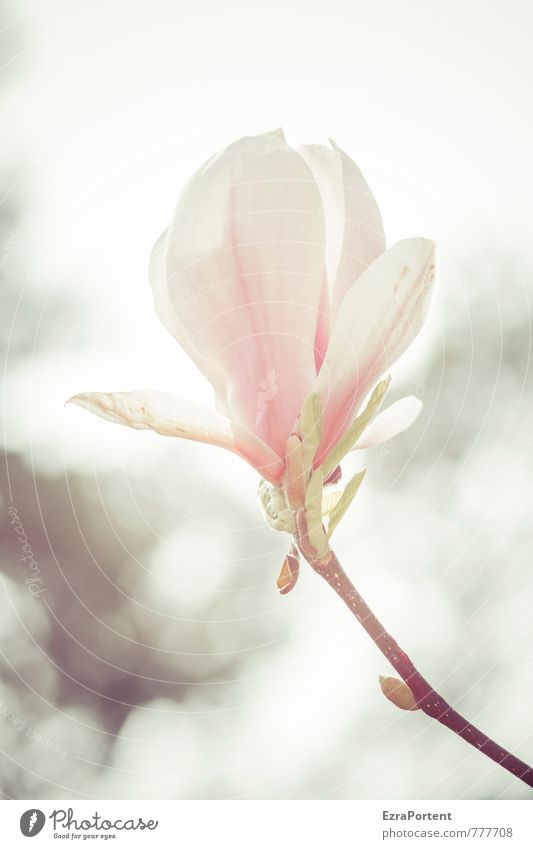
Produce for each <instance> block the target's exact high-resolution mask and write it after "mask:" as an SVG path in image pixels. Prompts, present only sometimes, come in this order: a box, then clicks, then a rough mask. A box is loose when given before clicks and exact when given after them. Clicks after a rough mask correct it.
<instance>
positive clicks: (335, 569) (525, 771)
mask: <svg viewBox="0 0 533 849" xmlns="http://www.w3.org/2000/svg"><path fill="white" fill-rule="evenodd" d="M304 548H305V546H304V547H302V553H303V554H304V557H306V559H307V561H308V562H309V564H310V565H311V566H312V567H313V569H314V570H315V572H317V573H318V574H319V575H320V576H321V577H322V578H324V580H326V581H327V582H328V584H330V586H331V587H333V589H334V590H335V592H336V593H337V594H338V595H339V596H340V597H341V598H342V600H343V601H344V603H345V604H346V605H347V606H348V607H349V608H350V610H351V612H352V613H353V614H354V616H355V617H356V619H357V620H358V621H359V622H360V623H361V625H362V626H363V628H364V629H365V631H366V632H367V634H368V635H369V636H370V637H371V639H372V640H373V641H374V643H375V644H376V646H377V647H378V648H379V650H380V651H381V652H383V654H384V655H385V657H386V658H387V660H388V661H389V663H390V664H391V665H392V666H393V667H394V669H395V670H396V672H397V673H398V674H399V675H400V676H401V678H402V679H403V680H404V681H405V683H406V684H407V685H408V686H409V687H410V689H411V692H412V693H413V696H414V698H415V700H416V703H417V706H418V707H419V708H420V709H421V710H423V711H424V713H426V714H427V715H428V716H430V717H432V719H436V720H437V721H438V722H440V723H441V724H442V725H446V727H447V728H449V729H450V730H451V731H453V732H454V733H455V734H458V735H459V737H462V738H463V740H466V742H467V743H470V745H471V746H474V748H475V749H478V750H479V751H480V752H482V753H483V754H484V755H486V756H487V757H489V758H491V759H492V760H493V761H496V763H497V764H499V765H500V766H502V767H504V769H506V770H508V771H509V772H510V773H512V775H514V776H515V777H516V778H519V779H520V780H521V781H523V782H524V783H525V784H527V785H529V787H533V769H532V768H531V767H530V766H528V765H527V764H526V763H524V761H521V760H520V759H519V758H517V757H515V756H514V755H512V754H511V753H510V752H508V751H507V749H504V748H503V747H502V746H499V745H498V744H497V743H495V742H494V740H491V739H490V737H487V735H486V734H484V733H483V732H482V731H480V730H479V728H476V727H475V726H474V725H471V724H470V722H467V720H466V719H465V718H464V717H462V716H461V714H459V713H457V711H456V710H454V709H453V708H452V707H451V705H449V704H448V702H447V701H446V700H445V699H443V698H442V696H441V695H439V693H437V691H436V690H434V689H433V687H432V686H431V685H430V684H428V682H427V681H426V679H425V678H424V677H423V676H422V675H421V674H420V672H419V671H418V670H417V668H416V667H415V666H414V664H413V662H412V660H411V659H410V657H409V656H408V655H407V654H406V653H405V652H404V651H403V650H402V649H401V648H400V646H399V645H398V643H397V642H396V640H395V639H393V637H391V635H390V634H389V633H388V632H387V631H386V630H385V628H384V627H383V625H382V624H381V622H380V621H379V620H378V619H377V618H376V617H375V616H374V614H373V613H372V611H371V610H370V608H369V607H368V605H367V604H366V602H365V601H364V599H363V598H362V597H361V596H360V595H359V593H358V592H357V590H356V589H355V587H354V585H353V584H352V582H351V581H350V579H349V578H348V576H347V574H346V572H345V571H344V569H343V568H342V566H341V564H340V563H339V561H338V560H337V557H336V556H335V554H334V553H333V552H331V553H330V555H329V557H328V559H327V560H324V561H320V560H315V559H314V558H313V557H312V556H309V551H304Z"/></svg>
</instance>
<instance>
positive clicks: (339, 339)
mask: <svg viewBox="0 0 533 849" xmlns="http://www.w3.org/2000/svg"><path fill="white" fill-rule="evenodd" d="M433 276H434V245H433V243H432V242H431V241H428V240H426V239H422V238H415V239H405V240H403V241H400V242H398V243H397V244H395V245H393V246H392V247H391V248H389V249H388V250H386V248H385V236H384V232H383V225H382V221H381V215H380V212H379V209H378V206H377V204H376V201H375V200H374V197H373V195H372V193H371V192H370V189H369V187H368V185H367V183H366V181H365V179H364V177H363V176H362V174H361V172H360V171H359V169H358V168H357V166H356V165H355V163H354V162H352V160H351V159H350V158H349V157H348V156H347V155H346V154H345V153H343V152H342V151H341V150H340V149H339V148H338V147H337V146H336V145H335V144H334V143H333V142H331V147H324V146H321V145H308V146H304V147H301V148H299V149H298V150H295V149H293V148H291V147H290V146H289V145H287V144H286V142H285V140H284V137H283V133H282V132H281V130H277V131H275V132H272V133H265V134H263V135H259V136H253V137H249V138H243V139H240V140H239V141H237V142H235V143H233V144H231V145H230V146H229V147H227V148H226V149H225V150H223V151H222V152H220V153H217V154H216V155H215V156H213V157H212V158H211V159H210V160H208V161H207V162H206V163H205V165H203V166H202V167H201V168H200V169H199V171H198V172H197V173H196V174H195V175H194V176H193V177H192V179H191V180H190V182H189V183H188V185H187V186H186V188H185V189H184V191H183V193H182V196H181V198H180V200H179V202H178V205H177V207H176V210H175V212H174V216H173V218H172V221H171V224H170V226H169V228H168V229H167V230H165V232H164V233H163V234H162V236H161V237H160V238H159V240H158V241H157V243H156V245H155V247H154V249H153V253H152V257H151V261H150V277H151V285H152V289H153V294H154V301H155V309H156V311H157V314H158V316H159V318H160V319H161V321H162V322H163V324H164V325H165V326H166V327H167V329H168V330H169V331H170V332H171V333H172V335H173V336H174V337H175V338H176V340H177V341H178V342H179V344H180V345H181V346H182V348H184V349H185V351H186V352H187V353H188V354H189V356H190V357H191V358H192V359H193V360H194V362H195V363H196V365H197V366H198V368H199V369H200V371H201V372H202V373H203V374H204V375H205V377H206V378H207V379H208V380H209V381H210V383H211V385H212V387H213V390H214V394H215V400H216V410H217V411H216V412H215V411H213V410H209V409H207V408H204V407H201V406H198V405H196V404H193V403H192V402H190V401H188V400H186V399H184V398H181V397H178V396H174V395H171V394H168V393H165V392H159V391H156V390H150V389H140V390H136V391H133V392H113V393H98V392H96V393H94V392H92V393H82V394H80V395H76V396H74V397H73V398H71V399H70V400H71V401H72V402H73V403H75V404H78V405H80V406H82V407H86V408H87V409H88V410H90V411H91V412H93V413H96V414H98V415H100V416H102V417H104V418H107V419H110V420H111V421H114V422H119V423H120V424H124V425H128V426H129V427H133V428H139V429H142V428H151V429H152V430H155V431H157V432H158V433H161V434H165V435H168V436H179V437H182V438H184V439H193V440H196V441H198V442H209V443H212V444H213V445H218V446H220V447H222V448H226V449H228V450H230V451H233V452H234V453H235V454H238V455H239V456H240V457H242V458H243V459H244V460H246V461H247V462H248V463H250V464H251V465H252V466H253V467H254V468H255V469H257V471H258V472H259V474H260V475H261V477H262V482H261V484H260V487H259V494H260V500H261V503H262V506H263V508H264V511H265V515H266V517H267V520H268V521H269V523H270V524H271V526H272V527H274V528H276V529H279V530H284V531H287V532H289V533H291V534H292V535H293V536H294V537H295V540H296V542H297V544H298V546H299V547H300V548H301V547H302V545H304V546H307V550H308V551H311V552H313V554H314V556H315V557H317V558H319V559H320V558H323V557H325V556H326V555H327V553H328V551H329V537H330V536H331V533H332V531H333V529H334V528H335V527H336V525H337V524H338V522H339V520H340V518H341V517H342V515H343V513H344V512H345V510H346V508H347V507H348V505H349V504H350V502H351V500H352V499H353V497H354V495H355V493H356V491H357V489H358V487H359V485H360V483H361V480H362V477H363V474H364V472H358V473H357V475H355V477H354V478H352V480H351V481H350V482H349V483H348V484H347V485H346V487H345V488H344V489H343V488H341V487H339V486H338V485H337V484H338V480H339V478H340V462H341V461H342V459H343V457H344V456H345V455H346V454H347V452H348V451H350V450H352V449H353V448H356V449H360V448H368V447H370V446H372V445H377V444H379V443H381V442H384V441H388V440H389V439H391V438H392V437H393V436H395V435H396V434H398V433H400V432H401V431H403V430H404V429H405V428H406V427H408V426H409V425H410V424H411V423H412V422H413V421H414V419H415V418H416V416H417V415H418V413H419V410H420V407H421V404H420V402H419V401H418V400H417V399H416V398H414V397H406V398H403V399H401V400H400V401H397V402H396V403H395V404H392V406H390V407H389V408H388V409H386V410H385V411H384V412H382V413H380V414H378V415H376V413H377V411H378V408H379V406H380V403H381V401H382V399H383V396H384V394H385V392H386V390H387V388H388V385H389V382H390V378H387V379H385V380H381V382H379V383H377V385H376V382H377V381H378V380H379V379H380V378H381V377H382V375H383V374H384V373H386V372H387V370H388V369H389V368H390V366H392V365H393V363H394V362H395V361H396V360H397V359H398V357H399V356H400V355H401V354H402V353H403V352H404V351H405V349H406V348H407V347H408V346H409V345H410V343H411V342H412V341H413V339H414V338H415V336H416V335H417V333H418V331H419V329H420V327H421V325H422V323H423V321H424V318H425V315H426V311H427V307H428V302H429V296H430V291H431V288H432V282H433ZM369 393H370V397H369V400H368V401H367V403H366V404H365V403H364V402H365V399H366V398H367V397H368V396H369ZM326 521H327V528H326V527H325V523H326ZM290 558H292V562H291V560H290ZM296 560H297V550H296V549H293V551H292V553H291V555H289V559H288V560H287V561H286V562H285V564H284V573H283V574H284V576H285V577H284V579H283V580H282V584H283V587H286V586H289V585H290V584H291V583H292V582H293V580H294V575H295V573H296ZM280 579H281V576H280Z"/></svg>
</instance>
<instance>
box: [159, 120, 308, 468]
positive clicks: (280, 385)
mask: <svg viewBox="0 0 533 849" xmlns="http://www.w3.org/2000/svg"><path fill="white" fill-rule="evenodd" d="M155 254H156V255H155V257H154V259H153V261H152V270H153V276H152V284H153V288H154V297H155V303H156V309H157V312H158V314H159V316H160V317H161V319H162V320H163V322H164V324H165V325H166V326H167V327H168V328H169V329H170V330H171V332H172V333H173V335H174V336H175V337H176V339H177V340H178V341H179V342H180V344H181V345H182V346H183V348H185V350H186V351H187V352H188V353H189V355H190V356H191V357H192V359H193V360H194V361H195V362H196V364H197V365H198V366H199V367H200V369H201V370H202V371H203V373H204V374H205V375H206V377H207V378H208V379H209V380H210V381H211V383H212V385H213V387H214V389H215V393H216V397H217V407H218V409H220V410H222V411H224V412H225V413H227V414H228V416H229V417H230V418H231V419H232V420H233V421H238V422H240V423H241V424H243V425H244V426H246V427H247V428H248V429H250V430H253V431H254V432H255V433H257V434H258V435H259V436H260V438H261V439H262V440H263V441H264V442H265V443H266V444H267V445H269V446H270V447H271V448H273V449H274V451H276V452H277V453H278V454H280V455H282V454H283V453H284V449H285V443H286V440H287V437H288V436H289V434H290V432H291V429H292V426H293V424H294V421H295V420H296V418H297V416H298V414H299V412H300V408H301V404H302V401H303V399H304V397H305V396H306V395H307V394H308V391H309V388H310V386H311V385H312V383H313V380H314V378H315V375H316V369H315V336H316V331H317V315H318V311H319V305H320V298H321V289H322V277H323V267H324V218H323V211H322V205H321V202H320V196H319V193H318V190H317V187H316V183H315V180H314V178H313V176H312V174H311V172H310V170H309V168H308V167H307V165H306V164H305V162H304V161H303V160H302V158H301V156H300V155H299V154H298V153H297V152H296V151H294V150H292V149H291V148H290V147H288V146H287V145H286V144H285V142H284V140H283V138H282V136H280V135H279V134H272V133H271V134H264V135H262V136H256V137H254V138H246V139H241V140H240V141H238V142H235V144H233V145H231V146H230V147H228V148H227V149H226V150H225V151H223V152H222V153H220V154H217V155H216V156H215V157H213V158H212V159H210V160H209V161H208V162H207V163H206V164H205V165H204V166H203V167H202V168H201V169H200V170H199V171H198V172H197V174H196V175H195V176H194V177H193V178H192V180H191V181H190V183H189V184H188V186H187V187H186V189H185V191H184V193H183V195H182V197H181V200H180V202H179V204H178V207H177V209H176V212H175V215H174V218H173V221H172V224H171V226H170V228H169V231H168V235H167V236H166V238H165V237H163V241H162V242H160V243H159V244H158V246H156V249H155ZM163 263H166V274H165V271H164V269H163V272H162V265H163Z"/></svg>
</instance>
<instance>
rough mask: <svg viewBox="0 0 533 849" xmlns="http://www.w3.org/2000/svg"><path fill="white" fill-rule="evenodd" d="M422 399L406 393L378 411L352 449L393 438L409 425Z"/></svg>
mask: <svg viewBox="0 0 533 849" xmlns="http://www.w3.org/2000/svg"><path fill="white" fill-rule="evenodd" d="M422 406H423V405H422V401H420V400H419V399H418V398H415V396H414V395H406V397H405V398H400V399H399V400H398V401H395V402H394V404H391V405H390V407H387V408H386V409H385V410H383V411H382V412H381V413H378V414H377V416H376V418H375V419H374V421H373V422H371V423H370V424H369V425H368V427H367V429H366V430H365V431H364V433H363V435H362V436H361V437H360V439H359V440H358V441H357V442H356V443H355V445H354V447H353V449H352V450H353V451H355V450H356V449H358V448H372V447H373V446H374V445H381V444H382V443H383V442H388V441H389V440H390V439H394V437H395V436H398V434H400V433H403V432H404V430H407V428H409V427H411V425H412V424H413V422H414V421H415V420H416V419H417V418H418V416H419V414H420V411H421V410H422Z"/></svg>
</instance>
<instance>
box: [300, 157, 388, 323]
mask: <svg viewBox="0 0 533 849" xmlns="http://www.w3.org/2000/svg"><path fill="white" fill-rule="evenodd" d="M331 145H332V147H331V148H328V147H325V146H324V145H319V144H314V145H305V146H303V147H301V148H300V153H301V154H302V156H303V157H304V159H305V161H306V162H307V164H308V165H309V167H310V168H311V171H312V172H313V175H314V177H315V179H316V181H317V183H318V188H319V191H320V197H321V199H322V204H323V206H324V211H325V216H326V270H327V276H328V280H329V285H330V290H331V301H332V310H331V312H332V316H333V318H335V316H336V315H337V312H338V309H339V307H340V304H341V301H342V300H343V298H344V296H345V294H346V292H347V291H348V290H349V289H350V287H351V286H352V284H353V283H354V282H355V281H356V280H357V278H358V277H359V276H360V275H361V274H362V272H363V271H364V270H365V269H366V268H367V266H368V265H370V263H371V262H372V261H373V260H374V259H375V258H376V257H377V256H379V254H381V253H383V251H384V250H385V233H384V231H383V222H382V220H381V213H380V211H379V207H378V205H377V203H376V200H375V198H374V196H373V194H372V192H371V191H370V188H369V186H368V183H367V182H366V180H365V178H364V177H363V175H362V174H361V172H360V170H359V168H358V167H357V165H356V164H355V162H353V161H352V160H351V159H350V157H349V156H347V154H346V153H344V151H342V150H340V148H338V147H337V145H336V144H335V142H334V141H331Z"/></svg>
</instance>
